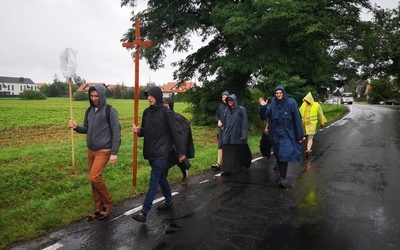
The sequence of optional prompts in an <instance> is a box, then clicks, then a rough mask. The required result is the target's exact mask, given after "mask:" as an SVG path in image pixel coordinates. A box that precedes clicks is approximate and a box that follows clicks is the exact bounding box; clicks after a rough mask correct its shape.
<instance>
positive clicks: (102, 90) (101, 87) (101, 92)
mask: <svg viewBox="0 0 400 250" xmlns="http://www.w3.org/2000/svg"><path fill="white" fill-rule="evenodd" d="M93 90H96V91H97V92H98V93H99V99H100V107H103V106H105V105H107V101H106V89H105V87H104V85H103V84H95V85H93V86H91V87H89V91H88V96H89V103H90V106H92V107H94V104H93V102H92V100H91V99H90V92H91V91H93Z"/></svg>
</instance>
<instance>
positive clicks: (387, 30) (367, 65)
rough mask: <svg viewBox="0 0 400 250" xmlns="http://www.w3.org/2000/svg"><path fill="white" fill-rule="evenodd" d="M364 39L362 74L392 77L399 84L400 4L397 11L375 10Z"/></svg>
mask: <svg viewBox="0 0 400 250" xmlns="http://www.w3.org/2000/svg"><path fill="white" fill-rule="evenodd" d="M373 13H374V19H373V21H372V22H371V23H369V33H368V36H365V37H364V40H363V45H364V50H363V52H364V53H363V54H362V56H364V58H366V60H364V61H362V63H363V64H362V66H363V67H362V69H363V73H364V74H365V75H367V76H369V77H375V78H377V77H394V78H395V79H396V82H397V83H400V81H399V80H400V29H399V23H400V16H399V13H400V4H399V5H398V7H397V9H393V10H389V9H387V10H384V9H379V8H375V9H374V12H373Z"/></svg>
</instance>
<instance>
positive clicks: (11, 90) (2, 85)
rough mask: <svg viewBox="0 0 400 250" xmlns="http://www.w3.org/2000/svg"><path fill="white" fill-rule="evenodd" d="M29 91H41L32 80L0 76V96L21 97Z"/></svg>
mask: <svg viewBox="0 0 400 250" xmlns="http://www.w3.org/2000/svg"><path fill="white" fill-rule="evenodd" d="M27 89H28V90H33V91H39V87H38V86H37V85H36V84H35V83H34V82H33V81H32V80H31V79H30V78H25V77H7V76H0V96H3V97H4V96H19V94H20V93H22V92H24V91H25V90H27Z"/></svg>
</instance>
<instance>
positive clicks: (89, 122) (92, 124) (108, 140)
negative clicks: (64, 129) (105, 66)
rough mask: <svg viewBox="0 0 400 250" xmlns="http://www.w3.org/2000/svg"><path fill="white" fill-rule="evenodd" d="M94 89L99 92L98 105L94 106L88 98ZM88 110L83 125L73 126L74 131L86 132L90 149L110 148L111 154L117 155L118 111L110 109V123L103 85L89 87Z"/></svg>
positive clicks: (118, 135)
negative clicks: (97, 106) (96, 107)
mask: <svg viewBox="0 0 400 250" xmlns="http://www.w3.org/2000/svg"><path fill="white" fill-rule="evenodd" d="M92 90H96V91H97V92H98V93H99V99H100V107H99V108H98V109H97V111H96V109H95V106H94V104H93V102H92V100H91V99H90V92H91V91H92ZM88 95H89V103H90V107H89V108H90V110H89V112H88V113H87V115H85V118H84V120H83V125H82V126H78V127H77V128H75V131H76V132H78V133H81V134H86V145H87V147H88V148H89V149H90V150H92V151H99V150H104V149H105V150H111V154H112V155H117V154H118V151H119V147H120V145H121V131H120V128H119V119H118V112H117V110H116V109H115V108H114V107H111V110H110V125H108V122H107V116H106V106H107V102H106V93H105V89H104V86H103V85H101V84H97V85H95V86H92V87H90V88H89V91H88Z"/></svg>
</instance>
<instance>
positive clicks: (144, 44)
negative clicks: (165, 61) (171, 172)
mask: <svg viewBox="0 0 400 250" xmlns="http://www.w3.org/2000/svg"><path fill="white" fill-rule="evenodd" d="M149 46H153V42H152V41H140V20H135V41H133V42H127V43H122V47H126V48H136V52H135V93H134V106H133V110H134V118H133V123H134V124H135V125H136V126H138V122H139V121H138V120H139V118H138V117H139V116H138V112H139V59H140V47H149ZM137 144H138V135H137V133H134V135H133V167H132V170H133V171H132V174H133V179H132V185H133V186H134V187H136V176H137V148H138V145H137Z"/></svg>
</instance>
